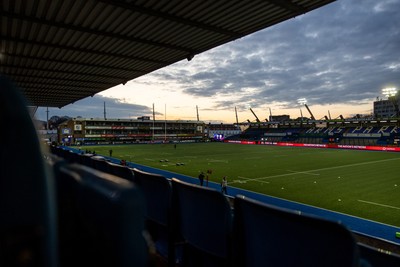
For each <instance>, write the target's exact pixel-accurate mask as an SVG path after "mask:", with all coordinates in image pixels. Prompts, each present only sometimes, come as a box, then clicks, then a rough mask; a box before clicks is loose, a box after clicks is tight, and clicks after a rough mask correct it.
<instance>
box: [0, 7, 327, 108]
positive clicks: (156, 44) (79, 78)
mask: <svg viewBox="0 0 400 267" xmlns="http://www.w3.org/2000/svg"><path fill="white" fill-rule="evenodd" d="M333 1H334V0H291V1H290V0H286V1H285V0H269V1H242V0H220V1H204V0H150V1H146V0H139V1H129V0H125V1H124V0H97V1H95V0H88V1H82V0H30V1H25V0H3V1H1V2H0V5H1V14H0V27H1V29H0V30H1V40H0V60H1V65H0V73H1V74H4V75H6V76H8V77H10V78H11V79H12V80H13V81H14V82H15V83H16V84H17V85H18V86H19V87H20V88H21V89H22V91H23V93H24V95H25V96H26V98H27V99H28V100H29V101H30V102H31V103H30V104H31V105H34V106H44V107H45V106H48V107H63V106H65V105H68V104H70V103H73V102H75V101H77V100H80V99H83V98H86V97H88V96H93V95H95V94H96V93H98V92H101V91H103V90H106V89H108V88H111V87H113V86H116V85H118V84H124V83H126V82H127V81H130V80H132V79H135V78H137V77H140V76H142V75H145V74H147V73H150V72H152V71H154V70H157V69H160V68H162V67H165V66H167V65H170V64H172V63H175V62H177V61H180V60H182V59H189V60H190V59H191V58H193V56H195V55H196V54H199V53H201V52H204V51H206V50H209V49H211V48H213V47H216V46H219V45H221V44H224V43H227V42H230V41H232V40H235V39H237V38H240V37H243V36H246V35H248V34H250V33H253V32H256V31H258V30H261V29H264V28H267V27H269V26H271V25H274V24H277V23H279V22H281V21H284V20H287V19H290V18H293V17H295V16H298V15H301V14H304V13H306V12H308V11H311V10H313V9H316V8H318V7H320V6H323V5H325V4H328V3H330V2H333Z"/></svg>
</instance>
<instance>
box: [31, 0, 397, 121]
mask: <svg viewBox="0 0 400 267" xmlns="http://www.w3.org/2000/svg"><path fill="white" fill-rule="evenodd" d="M399 11H400V0H379V1H376V0H362V1H359V0H338V1H336V2H334V3H331V4H329V5H327V6H324V7H322V8H319V9H316V10H314V11H311V12H308V13H306V14H304V15H301V16H298V17H296V18H294V19H290V20H287V21H284V22H282V23H279V24H277V25H274V26H272V27H269V28H267V29H264V30H262V31H259V32H256V33H254V34H251V35H248V36H246V37H243V38H241V39H238V40H235V41H232V42H230V43H227V44H224V45H222V46H219V47H217V48H214V49H212V50H209V51H207V52H204V53H202V54H199V55H196V56H195V57H194V58H193V59H192V60H191V61H187V60H183V61H180V62H177V63H175V64H173V65H170V66H168V67H165V68H163V69H160V70H158V71H155V72H153V73H150V74H147V75H145V76H142V77H139V78H137V79H135V80H132V81H129V82H128V83H126V84H125V85H119V86H116V87H113V88H111V89H108V90H106V91H103V92H101V93H99V94H97V95H95V96H94V97H89V98H86V99H83V100H80V101H77V102H75V103H74V104H70V105H68V106H65V107H63V108H61V109H58V108H49V114H48V115H49V118H50V117H51V116H64V115H67V116H70V117H77V116H81V117H84V118H104V103H105V105H106V116H107V118H132V119H136V118H137V117H140V116H152V113H153V105H154V110H155V114H156V115H155V118H156V119H159V120H163V119H168V120H197V115H198V116H199V119H200V120H202V121H205V122H206V123H209V122H211V123H235V122H236V113H235V108H236V110H237V115H238V116H237V117H238V122H244V121H247V120H250V121H255V116H254V115H253V114H252V113H251V111H250V108H251V109H252V110H253V111H254V112H255V114H256V115H257V117H258V118H259V119H260V120H264V119H265V118H268V117H269V115H270V114H272V115H290V117H291V118H297V117H300V115H301V114H303V115H304V116H306V117H309V116H310V115H309V113H308V112H307V110H306V109H305V107H304V106H303V105H301V104H299V103H298V101H297V100H298V99H299V98H306V99H307V105H308V106H309V108H310V110H311V111H312V113H313V115H314V117H315V118H316V119H320V118H323V117H324V116H325V115H329V114H330V115H331V118H336V117H338V116H339V115H343V116H344V117H351V116H354V115H355V114H371V113H372V112H373V101H375V100H376V99H377V98H383V99H385V96H384V95H383V94H382V89H383V88H387V87H396V88H398V89H400V12H399ZM36 117H37V118H38V119H42V120H45V119H46V109H45V108H39V109H38V111H37V112H36Z"/></svg>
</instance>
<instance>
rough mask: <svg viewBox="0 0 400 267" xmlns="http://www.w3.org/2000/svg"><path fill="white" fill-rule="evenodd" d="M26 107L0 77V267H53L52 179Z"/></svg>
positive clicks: (55, 245) (19, 95)
mask: <svg viewBox="0 0 400 267" xmlns="http://www.w3.org/2000/svg"><path fill="white" fill-rule="evenodd" d="M27 104H28V103H27V102H26V101H25V99H24V98H23V97H22V95H21V94H20V92H19V89H18V88H17V87H16V86H14V85H13V84H12V82H10V81H9V80H8V79H7V78H5V77H4V76H2V75H1V74H0V124H1V125H2V129H1V131H0V139H1V140H2V143H1V148H0V184H1V186H0V216H1V220H0V265H1V266H45V267H48V266H57V264H58V256H57V233H56V228H55V225H56V207H55V196H54V190H55V189H54V185H53V183H52V181H53V177H52V173H51V172H50V171H47V169H46V167H45V163H44V158H43V156H42V148H41V147H40V143H39V139H38V136H37V133H36V130H35V127H34V125H33V121H32V119H31V117H30V115H29V112H28V109H27ZM43 150H44V149H43Z"/></svg>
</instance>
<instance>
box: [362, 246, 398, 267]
mask: <svg viewBox="0 0 400 267" xmlns="http://www.w3.org/2000/svg"><path fill="white" fill-rule="evenodd" d="M358 246H359V249H360V257H361V258H362V259H363V260H364V261H366V262H367V263H368V264H366V266H372V267H379V266H385V267H398V266H400V255H398V254H395V253H392V252H389V251H383V250H379V249H377V248H374V247H371V246H368V245H365V244H360V243H359V244H358Z"/></svg>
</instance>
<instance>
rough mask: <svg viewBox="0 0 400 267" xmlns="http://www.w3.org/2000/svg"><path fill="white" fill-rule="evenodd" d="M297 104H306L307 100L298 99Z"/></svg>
mask: <svg viewBox="0 0 400 267" xmlns="http://www.w3.org/2000/svg"><path fill="white" fill-rule="evenodd" d="M297 103H299V104H300V105H304V104H306V103H307V99H305V98H299V99H297Z"/></svg>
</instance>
